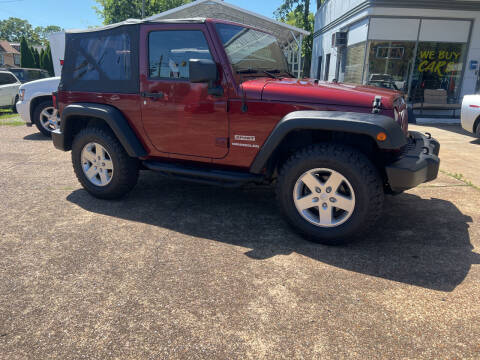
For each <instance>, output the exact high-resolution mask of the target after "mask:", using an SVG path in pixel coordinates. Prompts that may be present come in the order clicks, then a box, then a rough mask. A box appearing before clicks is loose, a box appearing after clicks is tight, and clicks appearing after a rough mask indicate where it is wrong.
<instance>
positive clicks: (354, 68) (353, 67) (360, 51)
mask: <svg viewBox="0 0 480 360" xmlns="http://www.w3.org/2000/svg"><path fill="white" fill-rule="evenodd" d="M364 60H365V43H364V42H363V43H360V44H355V45H352V46H349V47H348V48H347V59H346V62H345V74H344V78H343V80H342V81H344V82H347V83H354V84H361V83H362V73H363V62H364Z"/></svg>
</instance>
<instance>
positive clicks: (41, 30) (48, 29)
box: [34, 25, 63, 45]
mask: <svg viewBox="0 0 480 360" xmlns="http://www.w3.org/2000/svg"><path fill="white" fill-rule="evenodd" d="M34 31H35V33H36V34H37V35H38V38H39V40H40V43H41V44H42V45H47V44H48V35H50V34H52V33H56V32H60V31H63V29H62V28H61V27H60V26H57V25H48V26H45V27H43V26H37V27H36V28H35V29H34Z"/></svg>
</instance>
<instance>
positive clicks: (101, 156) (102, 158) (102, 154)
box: [97, 145, 107, 160]
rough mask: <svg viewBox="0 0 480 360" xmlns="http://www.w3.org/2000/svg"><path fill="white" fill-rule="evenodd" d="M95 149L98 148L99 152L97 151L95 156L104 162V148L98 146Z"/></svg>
mask: <svg viewBox="0 0 480 360" xmlns="http://www.w3.org/2000/svg"><path fill="white" fill-rule="evenodd" d="M97 147H98V148H100V151H98V150H97V154H98V155H99V156H100V159H101V160H105V159H106V156H105V154H106V153H107V152H106V151H105V148H104V147H103V146H100V145H97Z"/></svg>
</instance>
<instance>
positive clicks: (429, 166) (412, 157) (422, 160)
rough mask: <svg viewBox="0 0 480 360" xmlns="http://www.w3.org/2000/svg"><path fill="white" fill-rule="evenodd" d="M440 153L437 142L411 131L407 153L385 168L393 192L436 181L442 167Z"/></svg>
mask: <svg viewBox="0 0 480 360" xmlns="http://www.w3.org/2000/svg"><path fill="white" fill-rule="evenodd" d="M439 152H440V143H439V142H438V141H437V140H435V139H433V138H431V137H430V135H427V136H426V135H423V134H421V133H419V132H416V131H410V137H409V142H408V145H407V148H406V150H405V152H404V153H403V154H402V155H401V156H400V157H399V158H397V159H396V160H395V161H394V162H393V163H391V164H389V165H387V166H386V167H385V170H386V172H387V178H388V183H389V185H390V188H391V190H392V191H393V192H401V191H405V190H408V189H411V188H414V187H415V186H418V185H420V184H422V183H424V182H428V181H432V180H434V179H436V177H437V175H438V170H439V167H440V159H439V158H438V154H439Z"/></svg>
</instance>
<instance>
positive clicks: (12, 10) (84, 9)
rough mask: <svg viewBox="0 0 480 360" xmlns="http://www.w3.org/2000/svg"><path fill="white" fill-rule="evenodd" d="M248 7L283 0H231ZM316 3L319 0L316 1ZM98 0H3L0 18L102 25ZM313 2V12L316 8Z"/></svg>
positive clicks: (268, 10)
mask: <svg viewBox="0 0 480 360" xmlns="http://www.w3.org/2000/svg"><path fill="white" fill-rule="evenodd" d="M226 2H228V3H231V4H234V5H237V6H239V7H242V8H244V9H247V10H250V11H253V12H257V13H260V14H262V15H264V16H267V17H273V12H274V11H275V10H276V9H277V8H278V6H280V4H281V3H282V0H227V1H226ZM312 3H315V2H314V1H312ZM96 4H97V3H96V2H95V1H94V0H0V20H4V19H7V18H9V17H18V18H21V19H26V20H28V22H29V23H30V24H32V25H33V26H34V27H35V26H47V25H58V26H60V27H62V28H64V29H82V28H87V27H88V26H96V25H101V23H102V20H101V19H99V18H98V16H97V14H96V12H95V10H94V9H93V7H94V6H95V5H96ZM313 8H314V4H312V9H311V10H312V12H313V11H314V9H313Z"/></svg>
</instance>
